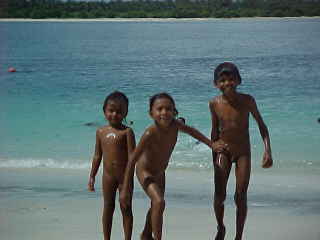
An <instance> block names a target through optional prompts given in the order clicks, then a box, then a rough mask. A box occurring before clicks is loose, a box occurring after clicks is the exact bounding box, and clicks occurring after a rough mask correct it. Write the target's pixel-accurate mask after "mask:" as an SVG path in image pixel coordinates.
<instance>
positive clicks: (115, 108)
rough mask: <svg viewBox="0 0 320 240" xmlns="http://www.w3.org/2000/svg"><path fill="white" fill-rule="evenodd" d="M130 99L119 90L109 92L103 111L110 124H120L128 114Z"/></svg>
mask: <svg viewBox="0 0 320 240" xmlns="http://www.w3.org/2000/svg"><path fill="white" fill-rule="evenodd" d="M128 106H129V100H128V98H127V96H126V95H125V94H124V93H122V92H119V91H114V92H112V93H111V94H109V95H108V96H107V97H106V99H105V100H104V103H103V112H104V115H105V117H106V119H107V120H108V121H109V122H110V124H119V123H121V122H122V120H123V119H124V118H125V117H126V116H127V114H128Z"/></svg>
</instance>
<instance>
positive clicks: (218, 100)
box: [209, 95, 223, 106]
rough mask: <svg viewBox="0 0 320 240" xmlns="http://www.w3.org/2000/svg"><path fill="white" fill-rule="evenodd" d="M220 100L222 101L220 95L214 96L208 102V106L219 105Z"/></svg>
mask: <svg viewBox="0 0 320 240" xmlns="http://www.w3.org/2000/svg"><path fill="white" fill-rule="evenodd" d="M221 100H223V98H222V95H218V96H215V97H213V98H212V99H211V100H210V101H209V105H210V106H214V105H215V104H217V103H220V102H221Z"/></svg>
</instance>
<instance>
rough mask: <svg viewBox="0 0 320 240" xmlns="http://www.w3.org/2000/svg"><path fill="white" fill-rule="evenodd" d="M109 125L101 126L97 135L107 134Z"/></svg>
mask: <svg viewBox="0 0 320 240" xmlns="http://www.w3.org/2000/svg"><path fill="white" fill-rule="evenodd" d="M109 127H110V126H109V125H105V126H101V127H98V128H97V131H96V132H97V134H100V133H104V132H107V131H108V130H109Z"/></svg>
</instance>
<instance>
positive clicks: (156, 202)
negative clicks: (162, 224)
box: [151, 198, 166, 212]
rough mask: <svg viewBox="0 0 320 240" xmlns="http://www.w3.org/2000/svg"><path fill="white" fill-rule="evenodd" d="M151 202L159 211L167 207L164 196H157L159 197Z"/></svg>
mask: <svg viewBox="0 0 320 240" xmlns="http://www.w3.org/2000/svg"><path fill="white" fill-rule="evenodd" d="M151 204H152V207H153V208H155V209H157V210H158V211H162V212H163V211H164V209H165V207H166V202H165V200H164V198H157V199H153V200H151Z"/></svg>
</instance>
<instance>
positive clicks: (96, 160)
mask: <svg viewBox="0 0 320 240" xmlns="http://www.w3.org/2000/svg"><path fill="white" fill-rule="evenodd" d="M99 131H101V130H100V129H98V130H97V132H96V145H95V151H94V155H93V158H92V166H91V172H90V177H89V183H88V190H89V191H90V192H94V191H95V189H94V183H95V177H96V175H97V172H98V169H99V166H100V163H101V159H102V148H101V142H100V137H99Z"/></svg>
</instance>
